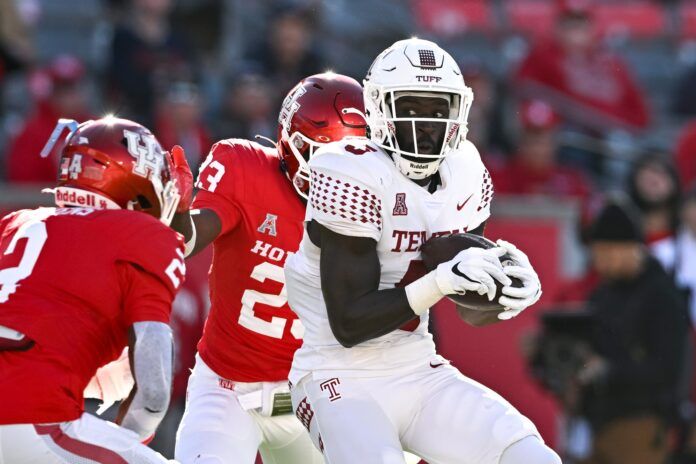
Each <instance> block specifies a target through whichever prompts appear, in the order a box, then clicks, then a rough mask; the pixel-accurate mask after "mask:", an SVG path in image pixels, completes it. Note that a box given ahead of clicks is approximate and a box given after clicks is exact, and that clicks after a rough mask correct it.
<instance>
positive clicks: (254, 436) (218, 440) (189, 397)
mask: <svg viewBox="0 0 696 464" xmlns="http://www.w3.org/2000/svg"><path fill="white" fill-rule="evenodd" d="M223 385H228V386H229V385H230V384H229V382H225V380H224V379H222V382H221V378H220V377H219V376H218V375H217V374H216V373H215V372H214V371H213V370H212V369H210V367H208V366H207V365H206V364H205V363H204V362H203V360H202V359H201V358H200V357H198V356H197V357H196V365H195V367H194V368H193V372H192V373H191V377H189V382H188V388H187V392H186V411H185V412H184V416H183V418H182V419H181V423H180V424H179V431H178V432H177V437H176V438H177V439H176V451H175V456H176V459H177V460H178V461H180V462H181V463H182V464H253V463H254V462H255V459H256V452H257V451H258V452H259V453H261V457H262V458H263V462H264V464H320V463H323V462H324V461H323V459H322V456H321V453H319V452H318V451H317V450H316V449H315V448H314V446H313V445H312V441H311V440H310V438H309V435H308V434H307V431H306V430H305V429H304V427H303V426H302V424H301V423H300V422H299V421H298V420H297V418H296V417H295V415H293V414H286V415H282V416H273V417H268V416H263V415H261V414H260V413H259V412H258V411H256V410H248V411H245V410H244V408H242V406H241V405H240V403H239V400H238V392H237V391H235V390H244V393H247V392H249V390H250V389H253V388H254V386H255V385H257V386H258V388H257V389H260V388H261V387H262V384H261V383H258V384H248V383H246V384H244V383H234V387H233V388H234V389H235V390H232V389H230V388H226V387H225V386H223Z"/></svg>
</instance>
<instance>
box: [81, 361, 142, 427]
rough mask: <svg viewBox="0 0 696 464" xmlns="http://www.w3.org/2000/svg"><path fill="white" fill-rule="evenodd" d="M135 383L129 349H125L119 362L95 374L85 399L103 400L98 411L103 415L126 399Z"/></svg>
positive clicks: (98, 370)
mask: <svg viewBox="0 0 696 464" xmlns="http://www.w3.org/2000/svg"><path fill="white" fill-rule="evenodd" d="M134 384H135V381H134V380H133V374H132V372H131V368H130V362H129V361H128V347H126V348H124V350H123V352H122V353H121V356H119V357H118V359H117V360H115V361H112V362H110V363H109V364H106V365H104V366H102V367H100V368H99V369H97V372H96V373H95V374H94V377H92V379H91V380H90V381H89V383H88V384H87V387H86V388H85V391H84V393H83V394H84V396H85V398H96V399H99V400H102V404H101V405H100V406H99V409H98V410H97V414H99V415H101V414H102V413H103V412H104V411H106V410H107V409H109V408H110V407H111V405H112V404H114V403H115V402H116V401H121V400H123V399H125V398H126V397H127V396H128V395H129V394H130V391H131V390H132V389H133V385H134Z"/></svg>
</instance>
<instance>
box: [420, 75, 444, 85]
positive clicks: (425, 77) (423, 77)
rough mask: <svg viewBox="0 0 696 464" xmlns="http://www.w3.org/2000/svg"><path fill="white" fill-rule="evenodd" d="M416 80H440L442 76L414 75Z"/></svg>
mask: <svg viewBox="0 0 696 464" xmlns="http://www.w3.org/2000/svg"><path fill="white" fill-rule="evenodd" d="M416 80H417V81H418V82H435V83H437V82H440V81H441V80H442V78H441V77H440V76H416Z"/></svg>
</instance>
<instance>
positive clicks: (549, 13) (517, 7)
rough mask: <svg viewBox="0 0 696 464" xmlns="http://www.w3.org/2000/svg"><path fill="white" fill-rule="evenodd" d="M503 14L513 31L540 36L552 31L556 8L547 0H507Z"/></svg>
mask: <svg viewBox="0 0 696 464" xmlns="http://www.w3.org/2000/svg"><path fill="white" fill-rule="evenodd" d="M505 15H506V17H507V21H508V24H509V27H510V28H511V29H512V30H513V31H515V32H520V33H522V34H525V35H529V36H532V37H542V36H547V35H550V34H551V33H552V31H553V25H554V21H555V15H556V9H555V7H554V3H553V2H549V1H548V0H507V1H506V2H505Z"/></svg>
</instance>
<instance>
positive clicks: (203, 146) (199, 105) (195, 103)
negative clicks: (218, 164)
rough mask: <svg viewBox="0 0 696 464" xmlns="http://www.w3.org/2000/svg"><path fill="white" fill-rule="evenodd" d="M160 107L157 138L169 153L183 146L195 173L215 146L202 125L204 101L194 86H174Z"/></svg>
mask: <svg viewBox="0 0 696 464" xmlns="http://www.w3.org/2000/svg"><path fill="white" fill-rule="evenodd" d="M157 106H158V108H157V120H156V122H155V134H156V135H157V138H158V139H159V141H160V143H161V144H162V146H164V147H166V149H167V150H169V149H170V148H171V147H172V146H174V145H181V146H182V147H183V148H184V152H185V153H186V158H187V160H188V162H189V165H190V166H191V169H192V170H193V171H194V172H196V171H197V169H196V168H197V167H198V166H199V165H200V163H201V162H202V161H203V158H205V156H206V155H207V154H208V151H209V150H210V147H211V146H212V144H213V142H212V140H211V138H210V134H209V133H208V130H207V129H206V127H205V123H204V121H203V100H202V97H201V94H200V91H199V89H198V87H197V86H196V84H193V83H191V82H173V83H172V84H170V85H169V88H168V89H167V91H166V92H165V93H164V94H163V95H162V97H161V98H160V101H159V102H158V105H157Z"/></svg>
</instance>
